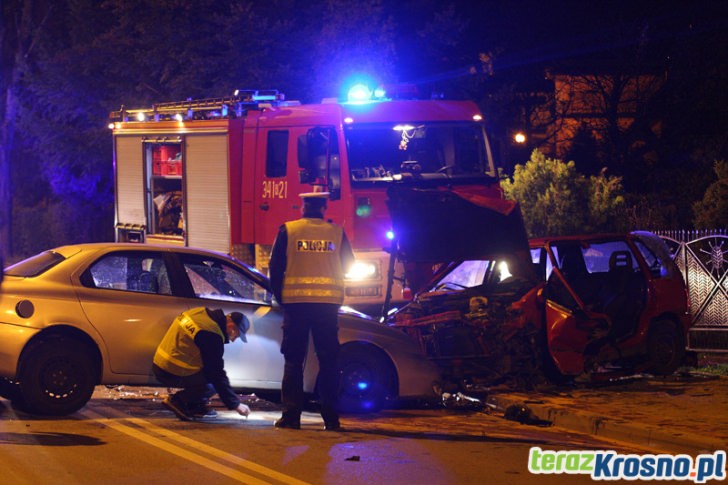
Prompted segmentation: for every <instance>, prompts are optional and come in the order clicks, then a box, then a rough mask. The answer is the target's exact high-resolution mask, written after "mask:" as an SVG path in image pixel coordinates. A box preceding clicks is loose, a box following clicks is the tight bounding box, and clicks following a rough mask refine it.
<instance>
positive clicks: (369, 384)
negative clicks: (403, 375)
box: [339, 346, 394, 414]
mask: <svg viewBox="0 0 728 485" xmlns="http://www.w3.org/2000/svg"><path fill="white" fill-rule="evenodd" d="M339 372H340V375H341V381H340V388H339V410H340V411H341V412H342V413H351V414H364V413H375V412H377V411H379V410H380V409H382V407H383V406H384V404H385V401H386V399H387V395H388V390H389V389H390V386H391V383H392V382H393V379H394V377H393V372H394V371H393V370H392V369H391V368H390V366H389V365H388V362H387V361H386V360H385V356H383V355H381V354H380V353H379V352H378V351H377V350H376V349H369V348H367V347H364V346H354V347H349V348H346V347H345V348H343V349H342V350H341V354H340V355H339Z"/></svg>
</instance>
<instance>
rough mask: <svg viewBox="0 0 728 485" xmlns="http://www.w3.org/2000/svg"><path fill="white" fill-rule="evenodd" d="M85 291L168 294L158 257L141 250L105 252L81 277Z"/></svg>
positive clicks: (167, 282)
mask: <svg viewBox="0 0 728 485" xmlns="http://www.w3.org/2000/svg"><path fill="white" fill-rule="evenodd" d="M81 283H82V284H83V285H84V286H86V287H89V288H108V289H112V290H121V291H133V292H139V293H154V294H158V295H171V294H172V290H171V287H170V284H169V275H168V272H167V266H166V264H165V263H164V259H163V258H162V255H161V254H156V253H151V252H142V251H122V252H114V253H109V254H106V255H104V256H102V257H101V258H100V259H99V260H98V261H96V262H94V263H93V264H92V265H91V266H90V267H89V268H88V269H87V270H86V271H85V272H84V274H83V275H82V276H81Z"/></svg>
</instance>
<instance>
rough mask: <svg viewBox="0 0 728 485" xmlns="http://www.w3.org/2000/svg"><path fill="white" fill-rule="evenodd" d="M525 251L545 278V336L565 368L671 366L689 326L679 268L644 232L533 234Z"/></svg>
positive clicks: (657, 370) (679, 357)
mask: <svg viewBox="0 0 728 485" xmlns="http://www.w3.org/2000/svg"><path fill="white" fill-rule="evenodd" d="M530 247H531V257H532V261H533V263H534V264H535V266H536V268H537V271H538V274H539V277H540V279H541V280H543V281H545V282H546V286H545V288H544V291H543V294H542V300H543V302H544V309H543V312H544V319H545V323H546V341H547V344H548V349H549V354H550V356H551V358H552V359H553V361H554V363H555V365H556V368H557V369H558V370H559V371H560V372H561V373H562V374H567V375H574V374H579V373H582V372H584V371H587V372H591V371H594V370H597V369H598V368H599V367H604V366H614V365H619V366H623V367H626V368H628V369H629V368H631V369H634V370H647V371H649V372H652V373H654V374H662V375H665V374H672V373H673V372H674V371H675V370H676V369H677V368H678V367H679V366H680V364H681V363H682V361H683V358H684V356H685V345H686V337H687V332H688V329H689V326H690V319H689V315H688V299H687V292H686V289H685V283H684V280H683V277H682V274H681V273H680V270H679V269H678V267H677V266H676V265H675V263H674V262H673V261H672V257H671V255H670V252H669V250H668V248H667V246H666V245H665V243H664V242H663V241H662V240H661V239H660V238H659V237H657V236H656V235H654V234H652V233H648V232H633V233H631V234H624V235H594V236H572V237H557V238H541V239H534V240H531V241H530Z"/></svg>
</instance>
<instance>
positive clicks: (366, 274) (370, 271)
mask: <svg viewBox="0 0 728 485" xmlns="http://www.w3.org/2000/svg"><path fill="white" fill-rule="evenodd" d="M378 277H379V265H378V264H377V263H376V262H371V261H357V262H355V263H354V264H353V265H352V266H351V268H350V269H349V272H348V273H346V276H345V278H346V279H347V280H351V281H362V280H370V279H374V278H378Z"/></svg>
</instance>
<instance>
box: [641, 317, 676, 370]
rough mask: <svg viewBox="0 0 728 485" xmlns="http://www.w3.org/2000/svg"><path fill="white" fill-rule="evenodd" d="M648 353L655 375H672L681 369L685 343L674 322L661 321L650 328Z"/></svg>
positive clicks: (651, 368)
mask: <svg viewBox="0 0 728 485" xmlns="http://www.w3.org/2000/svg"><path fill="white" fill-rule="evenodd" d="M647 353H648V358H649V365H650V371H651V372H652V373H653V374H656V375H663V376H666V375H670V374H672V373H673V372H675V371H676V370H677V368H678V367H680V365H681V364H682V362H683V358H684V357H685V342H684V341H683V338H682V335H681V334H680V332H678V329H677V325H675V323H674V322H671V321H669V320H659V321H657V322H654V323H653V324H652V325H651V326H650V331H649V333H648V334H647Z"/></svg>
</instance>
